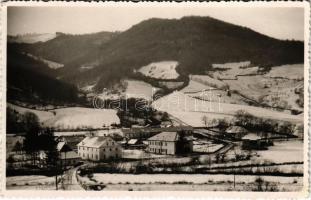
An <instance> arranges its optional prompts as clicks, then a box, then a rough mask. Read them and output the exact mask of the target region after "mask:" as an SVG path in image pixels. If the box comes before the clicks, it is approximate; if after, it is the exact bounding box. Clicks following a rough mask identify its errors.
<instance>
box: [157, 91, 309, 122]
mask: <svg viewBox="0 0 311 200" xmlns="http://www.w3.org/2000/svg"><path fill="white" fill-rule="evenodd" d="M152 106H153V107H154V108H156V109H157V110H160V111H166V112H168V113H169V114H171V115H173V116H174V117H176V118H178V119H180V120H182V121H184V122H185V123H187V124H189V125H191V126H203V125H204V124H203V122H202V117H203V116H204V115H206V116H207V117H208V118H224V117H226V116H227V117H228V116H229V117H230V116H231V117H232V116H233V115H234V114H235V113H236V112H237V111H238V110H245V111H246V112H248V113H250V114H252V115H254V116H258V117H262V118H268V119H275V120H283V121H291V122H302V121H303V117H302V116H296V115H290V114H286V113H284V112H278V111H273V110H268V109H264V108H260V107H255V106H247V105H238V104H228V103H218V102H208V101H203V100H198V99H194V98H192V97H190V96H188V95H186V94H184V93H182V92H173V93H171V94H169V95H167V96H165V97H163V98H161V99H158V100H156V101H155V102H153V104H152ZM196 113H199V114H196Z"/></svg>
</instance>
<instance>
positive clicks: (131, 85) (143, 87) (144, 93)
mask: <svg viewBox="0 0 311 200" xmlns="http://www.w3.org/2000/svg"><path fill="white" fill-rule="evenodd" d="M126 82H127V88H126V91H125V93H126V95H127V97H134V98H143V99H146V100H152V97H153V95H154V94H155V93H156V92H157V90H159V88H155V87H152V85H150V84H149V83H146V82H144V81H137V80H126Z"/></svg>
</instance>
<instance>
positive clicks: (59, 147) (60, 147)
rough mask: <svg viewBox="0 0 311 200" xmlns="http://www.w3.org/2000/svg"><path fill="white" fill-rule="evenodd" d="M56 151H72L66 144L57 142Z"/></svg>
mask: <svg viewBox="0 0 311 200" xmlns="http://www.w3.org/2000/svg"><path fill="white" fill-rule="evenodd" d="M56 148H57V151H61V152H65V151H71V150H72V149H71V148H70V147H69V146H68V145H67V143H66V142H59V143H57V147H56Z"/></svg>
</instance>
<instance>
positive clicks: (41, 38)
mask: <svg viewBox="0 0 311 200" xmlns="http://www.w3.org/2000/svg"><path fill="white" fill-rule="evenodd" d="M56 36H57V34H56V33H41V34H39V33H38V34H37V33H34V34H24V35H17V36H10V37H9V38H8V40H9V42H15V43H28V44H32V43H36V42H46V41H48V40H51V39H54V38H55V37H56Z"/></svg>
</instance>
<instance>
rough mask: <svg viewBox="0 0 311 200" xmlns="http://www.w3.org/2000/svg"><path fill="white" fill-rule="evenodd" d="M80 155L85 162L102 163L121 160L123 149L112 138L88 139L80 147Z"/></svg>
mask: <svg viewBox="0 0 311 200" xmlns="http://www.w3.org/2000/svg"><path fill="white" fill-rule="evenodd" d="M77 146H78V154H79V156H80V157H81V158H82V159H84V160H93V161H102V160H113V159H118V158H121V154H122V148H121V146H120V145H119V144H118V143H117V142H116V141H114V140H113V139H112V138H111V137H105V136H96V137H86V138H84V139H83V140H82V141H81V142H80V143H79V144H78V145H77Z"/></svg>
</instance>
